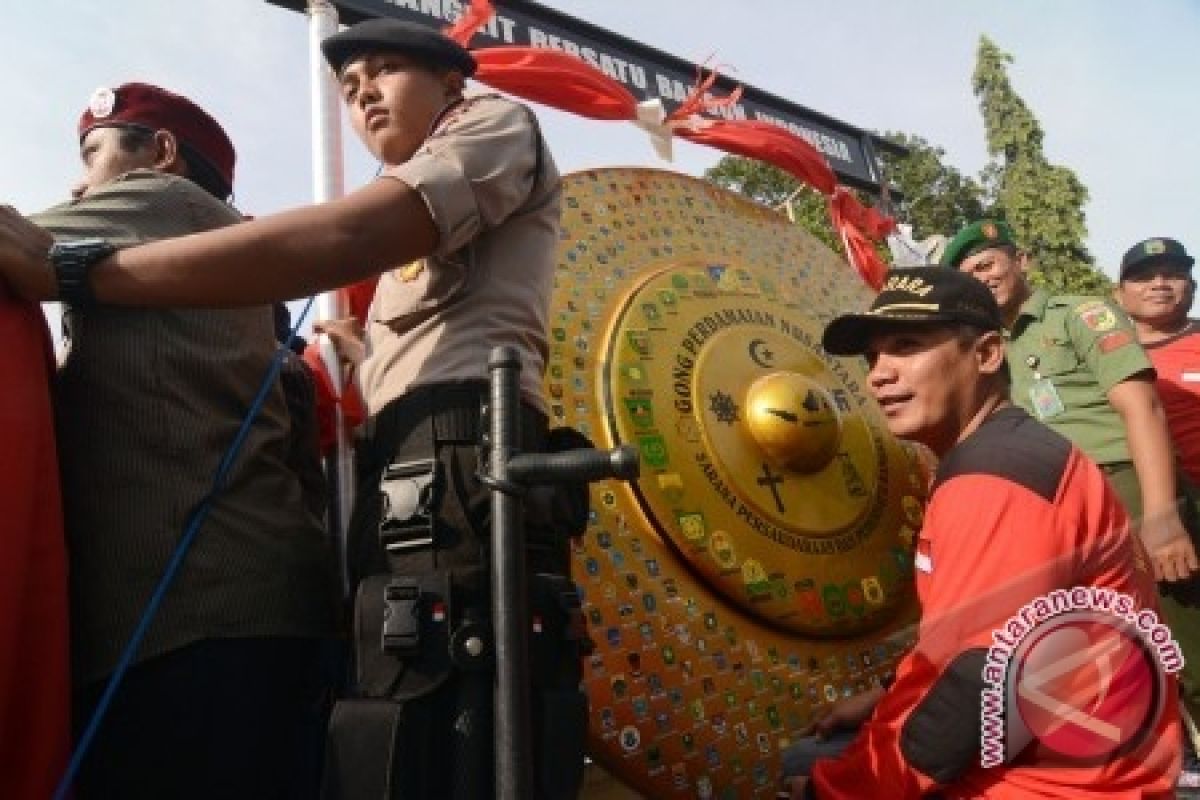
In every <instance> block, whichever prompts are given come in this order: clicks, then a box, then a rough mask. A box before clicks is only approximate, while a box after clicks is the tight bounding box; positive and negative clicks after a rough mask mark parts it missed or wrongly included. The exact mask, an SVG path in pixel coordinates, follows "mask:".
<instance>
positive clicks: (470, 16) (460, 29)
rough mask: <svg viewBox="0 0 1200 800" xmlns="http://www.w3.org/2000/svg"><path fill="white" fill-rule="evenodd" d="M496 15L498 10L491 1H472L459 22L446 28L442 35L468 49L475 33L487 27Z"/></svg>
mask: <svg viewBox="0 0 1200 800" xmlns="http://www.w3.org/2000/svg"><path fill="white" fill-rule="evenodd" d="M495 13H496V9H495V8H493V7H492V4H491V2H490V0H471V4H470V5H469V6H467V8H465V9H463V12H462V15H461V16H460V17H459V18H458V20H457V21H456V22H455V23H454V24H453V25H450V26H448V27H447V28H444V29H443V30H442V33H443V34H444V35H445V36H446V38H447V39H453V40H454V41H456V42H458V43H459V44H460V45H462V46H463V47H466V46H467V45H468V44H470V42H471V37H473V36H474V35H475V32H476V31H478V30H479V29H480V28H482V27H483V26H484V25H486V24H487V23H488V20H490V19H491V18H492V16H493V15H494V14H495Z"/></svg>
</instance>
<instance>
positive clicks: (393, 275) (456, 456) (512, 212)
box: [0, 19, 586, 798]
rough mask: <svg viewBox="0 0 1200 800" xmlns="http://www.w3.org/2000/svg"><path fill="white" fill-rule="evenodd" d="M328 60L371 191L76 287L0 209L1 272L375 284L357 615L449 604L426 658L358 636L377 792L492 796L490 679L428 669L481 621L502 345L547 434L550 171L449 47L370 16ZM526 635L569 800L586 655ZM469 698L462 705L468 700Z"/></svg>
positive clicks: (116, 268)
mask: <svg viewBox="0 0 1200 800" xmlns="http://www.w3.org/2000/svg"><path fill="white" fill-rule="evenodd" d="M323 48H324V52H325V55H326V58H327V59H328V61H329V63H330V66H331V67H332V68H333V69H334V71H335V72H336V73H337V77H338V82H339V84H340V86H341V91H342V96H343V99H344V100H345V102H346V105H347V107H348V109H349V112H350V121H351V124H352V125H353V127H354V129H355V131H356V133H357V134H358V135H359V137H360V138H361V139H362V140H363V142H364V143H365V144H366V146H367V148H368V149H369V150H370V151H371V153H372V154H373V155H374V156H375V157H376V158H378V159H379V161H380V162H381V163H382V164H383V169H382V174H381V176H380V177H379V179H377V180H375V181H373V182H371V183H370V184H369V185H367V186H366V187H364V188H362V189H360V190H358V191H356V192H354V193H352V194H349V195H347V196H346V197H344V198H342V199H339V200H335V201H333V202H330V203H326V204H323V205H320V206H313V207H309V208H303V209H298V210H295V211H290V212H286V213H283V214H279V215H276V216H272V217H260V218H259V219H256V220H254V221H251V222H247V223H244V224H242V225H238V226H235V227H233V228H230V229H226V230H221V231H216V232H212V233H209V234H205V235H203V236H195V237H191V238H189V239H187V240H177V241H174V242H163V243H156V244H152V245H147V246H145V247H137V248H131V249H126V250H121V251H118V252H117V253H116V254H115V255H113V256H111V257H109V258H105V259H101V260H98V261H97V263H94V264H87V265H85V267H84V268H81V269H79V270H78V271H77V272H76V273H74V274H66V273H64V271H63V269H62V268H61V267H55V268H54V269H50V268H48V265H47V259H46V252H47V250H48V248H49V242H48V241H47V240H46V239H45V238H44V237H39V235H38V233H37V231H36V229H30V228H29V227H28V226H27V225H25V224H24V220H22V219H21V218H20V217H19V215H17V214H16V213H15V212H13V211H12V210H11V209H9V210H7V211H0V272H2V273H3V277H4V278H6V279H7V280H8V281H9V282H10V283H11V284H12V285H13V286H14V287H17V288H18V289H19V290H20V291H21V292H22V293H24V294H26V295H27V296H29V297H38V298H44V299H50V298H55V297H58V296H59V295H60V294H67V295H72V296H73V298H74V299H76V300H77V301H79V300H82V301H84V302H88V301H92V300H96V301H99V302H105V303H124V304H142V305H218V306H219V305H230V304H246V303H255V302H265V301H274V300H280V299H286V298H290V297H295V296H298V295H302V294H307V293H310V292H313V291H317V290H321V289H328V288H332V287H335V286H342V285H346V284H349V283H352V282H354V281H356V280H359V279H361V278H364V277H366V276H368V275H372V274H378V273H381V272H385V271H386V274H384V275H383V277H382V278H381V279H380V282H379V286H378V289H377V291H376V295H375V299H374V302H373V304H372V307H371V310H370V313H369V314H368V319H367V320H366V327H367V332H366V337H367V349H368V353H367V358H366V360H365V361H364V363H363V365H362V368H361V371H360V375H361V383H362V389H363V394H364V398H365V400H366V403H367V406H368V412H369V415H370V418H369V420H368V421H367V423H366V426H365V427H366V430H367V438H366V442H365V443H364V446H363V448H362V452H361V458H360V462H361V463H360V466H361V470H360V473H359V479H360V486H361V487H362V494H361V496H360V502H359V504H358V507H357V508H356V510H355V513H354V520H353V522H352V529H353V530H352V532H351V536H352V540H353V541H352V543H351V553H350V559H349V560H350V562H351V566H352V568H353V569H354V572H355V577H356V578H364V577H366V578H367V580H364V581H363V583H362V586H361V587H360V592H359V596H360V599H363V602H362V603H360V606H359V609H360V610H359V614H360V616H359V622H360V624H361V625H363V626H367V627H368V628H369V627H370V626H375V629H376V630H377V629H378V628H379V626H381V625H382V622H381V620H380V617H381V616H382V608H383V605H384V602H385V594H386V595H387V598H386V599H387V601H388V602H389V603H392V604H394V607H391V606H389V610H390V611H393V612H395V611H399V610H402V609H401V605H402V604H404V603H407V602H409V600H410V599H411V597H412V594H413V593H414V592H416V593H418V594H420V595H421V596H422V597H424V596H426V595H430V596H433V595H436V594H437V591H439V589H438V584H439V582H441V581H443V580H448V581H449V582H450V583H452V584H453V591H452V595H453V596H452V597H450V598H448V600H449V601H450V602H449V603H448V604H445V605H443V604H440V603H425V604H422V605H421V609H420V611H421V630H420V632H419V634H420V635H419V636H418V637H417V638H418V639H420V640H421V642H423V643H422V644H417V645H415V646H414V645H413V643H412V636H407V637H406V636H404V635H400V633H397V635H396V636H394V637H392V638H391V639H390V640H389V645H390V646H389V648H381V636H380V635H378V634H376V635H374V636H373V637H372V636H369V635H368V636H367V637H366V638H364V639H360V647H359V657H360V662H359V672H360V675H363V677H364V681H365V682H366V683H367V684H369V685H367V686H365V687H364V692H365V694H366V695H367V696H369V697H377V698H381V699H382V700H384V701H386V700H391V699H401V700H404V701H406V706H405V708H404V712H403V719H404V722H405V726H404V730H405V733H403V734H402V735H401V736H400V737H399V740H398V741H399V745H398V748H397V754H396V755H397V756H398V757H399V758H400V763H399V764H398V765H396V768H395V769H390V770H388V773H387V774H389V775H391V776H393V777H394V778H395V779H396V780H397V781H399V782H400V783H402V784H403V785H401V786H392V787H389V791H396V792H399V793H400V794H401V795H402V796H403V797H405V798H415V797H436V798H442V797H450V796H486V795H490V793H491V780H490V777H489V775H490V767H491V759H490V757H486V758H483V759H482V760H480V759H477V758H476V759H475V760H469V759H468V761H466V762H464V761H463V760H461V759H459V758H458V755H460V754H462V755H464V757H467V756H466V754H470V753H472V752H475V751H474V750H473V747H472V742H471V741H468V740H473V739H486V740H489V741H490V732H489V731H488V729H487V725H488V717H487V715H486V714H483V715H480V714H478V709H479V708H481V707H484V708H486V707H487V706H488V705H489V700H488V697H487V692H489V691H490V687H491V682H490V679H485V680H482V681H481V680H479V679H478V674H477V673H473V672H471V670H470V669H469V668H464V667H463V666H462V664H461V663H460V661H461V660H462V659H461V658H459V660H457V661H455V662H454V663H453V664H452V665H450V666H447V665H446V664H443V663H433V662H434V661H435V660H436V659H435V656H437V654H438V653H443V654H444V653H445V652H447V650H446V647H445V645H444V642H443V640H444V639H447V638H451V639H452V638H454V636H455V629H456V628H458V627H461V626H462V625H473V624H475V623H476V622H478V620H479V619H480V618H482V617H485V616H486V614H485V612H486V608H483V607H482V605H483V599H482V596H483V593H484V591H485V587H486V586H487V582H486V580H484V579H483V576H482V574H481V572H480V566H481V564H482V555H481V554H482V553H483V552H484V548H485V547H486V541H485V534H486V530H487V503H486V493H485V492H483V491H482V487H481V486H480V485H479V482H478V481H477V480H476V478H475V472H476V466H477V464H478V463H479V436H480V428H479V424H480V423H479V406H480V400H481V398H482V396H483V392H484V383H483V381H484V379H485V377H486V367H487V357H488V354H489V352H490V351H491V350H492V348H494V347H495V346H497V345H502V344H503V345H511V346H512V347H514V348H516V350H517V351H518V353H519V354H520V357H521V359H522V366H523V369H522V372H521V380H522V384H521V387H522V396H523V401H524V403H523V408H522V419H521V431H522V435H523V437H524V439H525V441H524V443H523V446H524V449H526V450H532V449H537V448H538V447H539V446H540V445H541V444H542V440H544V439H545V436H546V418H545V414H544V406H543V400H542V399H541V394H540V383H541V377H542V371H543V367H544V364H545V360H546V356H547V351H548V344H547V339H548V337H547V330H546V327H547V326H546V323H547V316H548V313H549V301H550V294H551V289H552V283H553V270H554V251H555V247H556V241H557V236H558V224H557V220H558V212H559V197H560V188H559V177H558V173H557V171H556V169H555V165H554V161H553V159H552V158H551V156H550V153H549V151H548V149H547V148H546V146H545V144H544V142H543V141H542V136H541V133H540V131H539V129H538V125H537V121H536V119H535V117H534V116H533V114H532V112H530V111H529V109H527V108H525V107H524V106H521V105H518V104H516V103H513V102H510V101H508V100H505V99H502V98H500V97H498V96H494V95H484V96H479V97H464V95H463V85H464V79H465V78H466V77H468V76H470V75H471V74H472V73H473V72H474V70H475V60H474V58H473V57H472V56H471V54H470V53H469V52H468V51H467V50H465V49H464V48H462V47H461V46H459V45H458V44H457V43H455V42H454V41H452V40H450V39H448V38H446V37H444V36H442V35H441V34H438V33H435V32H432V31H430V30H428V29H425V28H423V27H420V26H417V25H412V24H408V23H403V22H398V21H395V20H383V19H379V20H371V21H368V22H364V23H361V24H359V25H356V26H353V27H351V28H349V29H347V30H346V31H344V32H342V33H340V34H337V35H335V36H333V37H330V38H329V39H328V40H327V41H326V42H325V43H324V45H323ZM49 266H54V265H49ZM413 498H417V501H415V502H414V501H413ZM531 539H532V540H533V545H532V547H531V553H530V556H529V565H530V568H531V570H532V571H534V572H544V573H549V574H557V575H559V576H561V575H565V573H566V571H567V554H566V553H567V550H566V545H565V542H563V541H562V540H561V539H555V538H554V537H552V536H550V535H546V536H539V535H538V532H537V531H531ZM447 576H448V577H447ZM394 581H395V582H394ZM547 585H550V586H552V587H555V588H551V589H548V590H546V591H545V592H544V593H543V594H544V595H545V596H546V597H547V598H550V604H551V605H554V604H555V603H561V604H562V605H563V606H569V605H570V603H571V601H570V599H569V591H567V590H566V589H565V588H564V587H563V586H562V584H561V583H559V584H554V583H553V582H551V583H550V584H547ZM441 591H447V590H445V589H444V587H443V588H442V589H441ZM406 598H408V599H406ZM410 610H411V608H410ZM541 616H542V619H543V627H542V630H543V634H542V635H543V636H548V635H549V634H550V633H551V632H550V631H548V630H547V628H546V626H551V625H553V624H555V623H557V622H559V621H561V619H562V618H563V617H565V616H566V611H564V610H562V609H554V608H551V609H547V610H546V611H545V612H544V613H543V614H542V615H541ZM398 618H399V617H397V616H396V615H395V614H393V615H392V616H391V617H390V619H391V620H392V621H395V620H396V619H398ZM559 627H560V628H561V627H563V626H561V625H560V626H559ZM401 633H402V632H401ZM408 633H411V631H410V632H408ZM534 638H535V641H534V643H533V650H534V661H535V664H534V672H535V675H534V678H535V679H536V680H538V681H540V682H541V684H542V686H541V688H542V689H543V691H539V692H535V693H534V695H535V697H541V698H551V699H547V700H545V702H544V703H542V706H541V707H542V708H543V709H544V710H545V715H543V718H542V720H541V722H540V723H535V725H534V727H535V730H538V731H540V732H541V735H542V742H543V744H544V748H545V749H546V750H547V751H548V750H549V748H551V747H552V746H553V747H556V748H558V749H557V751H556V752H555V753H554V754H553V755H552V756H547V757H546V758H543V759H542V760H541V762H542V765H543V766H544V767H545V769H542V770H540V771H539V776H540V781H539V782H538V784H539V793H543V794H545V795H547V796H571V795H573V794H574V793H575V791H576V788H577V786H578V781H579V777H580V776H579V772H580V770H581V768H582V737H583V727H584V725H585V723H586V707H585V700H584V699H583V697H582V695H581V694H580V693H579V691H578V680H579V674H580V672H579V660H578V658H577V655H576V653H575V650H574V648H575V645H574V644H572V643H570V642H565V643H564V644H563V646H562V647H561V648H557V649H555V648H553V647H543V646H542V645H541V644H540V643H539V641H540V640H539V639H538V637H537V636H535V637H534ZM456 641H457V640H456ZM382 650H386V652H382ZM414 651H415V654H414ZM454 652H455V655H456V657H461V656H462V653H461V652H460V651H457V650H455V651H454ZM539 653H541V654H543V655H544V656H545V658H538V654H539ZM414 663H415V664H416V665H417V666H416V667H414V666H413V664H414ZM539 664H540V665H541V666H540V667H539ZM364 666H365V667H366V672H365V673H364ZM460 689H462V690H463V691H461V692H460V691H459V690H460ZM480 692H482V695H481V694H480ZM464 695H472V697H471V699H470V700H469V701H468V702H463V697H464ZM418 698H420V699H418ZM385 705H386V704H385ZM535 710H536V709H535ZM381 717H382V718H384V721H383V723H382V727H381V731H390V730H392V727H393V726H394V724H395V723H396V722H397V720H398V716H397V715H395V714H391V713H390V712H388V711H386V710H385V711H383V712H382V713H381V714H380V715H379V717H376V719H379V718H381ZM351 727H353V725H352V726H351ZM535 746H536V743H535ZM353 752H355V748H348V749H347V750H345V751H342V753H341V754H342V755H347V754H351V755H352V753H353ZM556 770H557V772H556ZM350 771H351V772H355V770H353V769H351V770H350ZM475 778H480V780H476V781H474V783H472V782H471V780H472V779H475ZM455 781H465V782H466V783H465V785H460V786H457V787H456V786H454V785H453V784H454V783H455Z"/></svg>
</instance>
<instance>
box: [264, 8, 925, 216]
mask: <svg viewBox="0 0 1200 800" xmlns="http://www.w3.org/2000/svg"><path fill="white" fill-rule="evenodd" d="M267 1H268V2H270V3H273V4H275V5H279V6H283V7H285V8H290V9H292V10H294V11H304V10H305V8H306V3H305V0H267ZM333 5H334V6H335V7H337V9H338V14H339V17H340V19H341V21H342V22H343V23H346V24H352V23H355V22H359V21H361V20H363V19H368V18H371V17H395V18H397V19H404V20H409V21H411V22H417V23H422V24H426V25H430V26H432V27H437V28H442V27H445V26H446V25H448V24H450V23H451V22H454V21H455V20H457V19H458V17H459V15H460V14H461V13H462V11H463V9H464V8H465V7H466V6H467V5H468V3H467V2H466V1H465V0H333ZM493 5H494V6H495V7H496V16H495V17H493V18H492V20H491V22H489V23H488V25H487V26H485V27H484V28H483V29H481V30H480V31H479V33H477V34H476V36H475V38H474V39H473V40H472V42H471V46H472V47H475V48H483V47H495V46H499V45H523V46H533V47H544V48H551V49H555V50H562V51H563V52H566V53H570V54H571V55H574V56H577V57H579V58H582V59H583V60H584V61H586V62H587V63H589V64H591V65H592V66H594V67H596V68H597V69H599V70H600V71H602V72H603V73H604V74H606V75H608V76H609V77H611V78H613V79H614V80H616V81H619V82H620V83H621V84H622V85H624V86H625V88H626V89H628V90H629V92H630V93H631V94H633V95H634V96H635V97H637V98H638V99H639V100H648V99H653V98H661V99H662V101H663V105H664V106H665V107H666V109H667V112H668V113H670V112H671V111H672V110H674V109H675V108H676V107H677V106H678V105H679V103H680V101H681V100H683V98H684V97H685V96H686V95H687V93H688V91H689V89H691V87H692V86H693V84H694V83H695V81H696V64H693V63H691V62H688V61H686V60H684V59H681V58H677V57H676V56H673V55H670V54H668V53H664V52H662V51H661V50H657V49H655V48H653V47H650V46H648V45H645V44H642V43H640V42H635V41H633V40H631V39H627V38H626V37H624V36H620V35H618V34H615V33H612V32H611V31H607V30H604V29H603V28H600V27H597V26H595V25H592V24H591V23H588V22H584V21H582V20H578V19H575V18H574V17H570V16H567V15H566V14H563V13H562V12H560V11H557V10H555V9H552V8H548V7H546V6H543V5H541V4H539V3H535V2H531V1H530V0H493ZM718 44H719V43H718ZM739 85H740V86H742V87H743V89H744V91H743V94H742V97H741V100H740V101H739V102H738V103H737V104H736V105H733V106H730V107H728V108H724V109H721V113H723V114H724V115H725V116H726V117H729V118H735V119H757V120H764V121H767V122H772V123H775V124H777V125H781V126H783V127H785V128H787V129H788V130H790V131H791V132H792V133H794V134H796V135H797V136H800V137H801V138H803V139H805V140H807V141H808V142H809V143H811V144H812V145H813V146H814V147H816V148H817V150H818V151H819V152H820V153H822V154H823V155H824V156H825V157H826V158H827V159H828V161H829V165H830V166H831V167H832V168H833V171H834V172H835V173H837V176H838V180H840V181H841V182H842V183H845V184H847V185H850V186H854V187H857V188H860V189H865V190H867V191H870V192H872V193H873V194H878V193H879V171H878V169H877V167H876V164H875V151H876V150H878V149H886V150H889V151H893V152H897V153H902V152H903V151H902V150H899V149H897V147H896V146H895V145H893V144H891V143H889V142H886V141H884V140H882V139H879V138H877V137H874V136H871V135H870V134H868V133H866V132H865V131H863V130H861V129H859V128H855V127H853V126H850V125H847V124H846V123H844V122H840V121H838V120H835V119H833V118H831V117H827V116H825V115H824V114H820V113H818V112H816V111H811V110H809V109H807V108H804V107H803V106H799V105H796V104H795V103H791V102H789V101H787V100H784V99H783V98H781V97H777V96H776V95H773V94H770V93H769V92H764V91H762V90H761V89H756V88H754V87H752V86H747V85H746V84H745V83H741V82H739V81H734V80H730V79H729V78H727V77H724V76H722V77H721V78H720V79H719V80H718V81H717V83H716V85H715V86H714V91H715V93H716V94H717V95H719V96H724V95H726V94H728V93H729V92H731V91H732V90H733V89H734V88H735V87H737V86H739Z"/></svg>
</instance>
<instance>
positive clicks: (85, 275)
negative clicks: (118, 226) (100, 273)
mask: <svg viewBox="0 0 1200 800" xmlns="http://www.w3.org/2000/svg"><path fill="white" fill-rule="evenodd" d="M116 249H117V248H115V247H113V246H112V245H111V244H109V243H108V242H106V241H104V240H103V239H76V240H75V241H73V242H55V243H54V244H53V246H51V248H50V253H49V258H50V263H51V264H52V265H54V279H55V280H56V281H57V282H58V299H59V300H61V301H62V302H64V303H66V304H67V305H71V306H75V307H76V308H87V307H88V306H91V305H95V303H96V295H95V294H93V292H92V282H91V278H90V273H91V271H92V267H94V266H95V265H96V264H97V263H98V262H100V261H103V260H104V259H106V258H108V257H109V256H110V255H112V254H113V253H114V252H116Z"/></svg>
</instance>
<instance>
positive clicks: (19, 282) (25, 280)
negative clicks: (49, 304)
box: [0, 206, 58, 300]
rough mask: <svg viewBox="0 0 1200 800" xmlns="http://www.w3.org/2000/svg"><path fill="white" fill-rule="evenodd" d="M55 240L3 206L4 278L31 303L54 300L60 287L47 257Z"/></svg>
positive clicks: (0, 271) (0, 255) (0, 270)
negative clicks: (31, 301) (32, 301)
mask: <svg viewBox="0 0 1200 800" xmlns="http://www.w3.org/2000/svg"><path fill="white" fill-rule="evenodd" d="M52 244H54V237H53V236H51V235H50V234H49V233H47V232H46V231H44V230H42V229H41V228H39V227H38V226H37V225H34V224H33V223H32V222H30V221H29V220H27V219H25V217H23V216H21V215H20V214H19V213H18V212H17V210H16V209H15V208H13V207H12V206H0V278H3V280H4V281H5V282H6V283H7V284H8V285H9V286H10V287H12V289H13V290H14V291H16V292H17V294H19V295H21V296H22V297H24V298H26V299H28V300H53V299H55V298H56V297H58V284H57V282H56V281H55V279H54V270H53V269H52V268H51V266H50V261H49V259H48V258H47V254H48V253H49V252H50V246H51V245H52Z"/></svg>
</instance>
